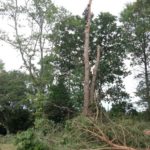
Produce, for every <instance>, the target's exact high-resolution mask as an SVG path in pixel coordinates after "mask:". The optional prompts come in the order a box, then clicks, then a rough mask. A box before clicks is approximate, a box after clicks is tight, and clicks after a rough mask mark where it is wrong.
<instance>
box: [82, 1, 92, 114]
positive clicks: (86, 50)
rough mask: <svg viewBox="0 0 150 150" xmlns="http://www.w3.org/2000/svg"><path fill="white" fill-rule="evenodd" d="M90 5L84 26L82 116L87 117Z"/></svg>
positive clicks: (88, 100) (88, 99) (89, 5)
mask: <svg viewBox="0 0 150 150" xmlns="http://www.w3.org/2000/svg"><path fill="white" fill-rule="evenodd" d="M91 4H92V0H89V4H88V8H87V9H88V12H87V13H88V14H87V20H86V21H87V22H86V26H85V41H84V67H85V68H84V105H83V114H84V115H85V116H87V115H88V114H89V102H90V97H89V79H90V78H89V70H90V66H89V33H90V22H91Z"/></svg>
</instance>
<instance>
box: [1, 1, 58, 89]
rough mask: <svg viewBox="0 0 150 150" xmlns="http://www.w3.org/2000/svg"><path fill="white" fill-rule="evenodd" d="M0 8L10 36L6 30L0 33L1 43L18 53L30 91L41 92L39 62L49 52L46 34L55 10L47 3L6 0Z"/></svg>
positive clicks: (40, 67)
mask: <svg viewBox="0 0 150 150" xmlns="http://www.w3.org/2000/svg"><path fill="white" fill-rule="evenodd" d="M1 6H2V7H3V10H4V11H5V16H6V17H8V21H9V23H10V25H11V26H12V31H11V32H12V36H11V35H10V34H9V33H7V31H1V40H4V41H5V42H7V43H9V44H11V45H12V46H13V47H14V48H15V49H17V50H18V51H19V52H20V55H21V58H22V60H23V63H24V67H25V69H26V70H27V71H28V72H29V74H30V77H31V79H32V82H33V84H34V88H35V89H36V90H37V91H43V89H44V88H45V87H44V85H43V82H41V80H42V77H43V71H44V68H43V59H44V56H45V55H46V54H47V53H49V54H50V53H51V50H50V49H51V46H50V45H51V43H50V42H48V41H47V35H48V32H51V28H52V27H53V26H54V22H55V20H56V18H55V17H56V13H57V8H56V7H55V6H54V4H53V3H52V2H51V1H50V0H28V1H24V2H23V3H20V2H19V1H18V0H9V1H7V2H3V3H2V2H1ZM24 31H25V32H24ZM26 31H28V32H26Z"/></svg>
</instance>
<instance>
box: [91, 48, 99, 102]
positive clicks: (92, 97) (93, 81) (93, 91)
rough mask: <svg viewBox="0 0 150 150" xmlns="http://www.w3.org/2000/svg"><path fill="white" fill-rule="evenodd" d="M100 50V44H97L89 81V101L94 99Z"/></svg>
mask: <svg viewBox="0 0 150 150" xmlns="http://www.w3.org/2000/svg"><path fill="white" fill-rule="evenodd" d="M100 52H101V50H100V46H97V58H96V63H95V67H94V69H93V76H92V83H91V88H90V103H93V100H94V93H95V84H96V77H97V70H98V66H99V62H100Z"/></svg>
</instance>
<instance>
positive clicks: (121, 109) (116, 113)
mask: <svg viewBox="0 0 150 150" xmlns="http://www.w3.org/2000/svg"><path fill="white" fill-rule="evenodd" d="M110 115H111V116H112V117H122V116H137V115H138V112H137V111H136V109H135V108H134V107H133V105H132V103H128V102H126V101H122V102H117V103H114V104H112V108H111V110H110Z"/></svg>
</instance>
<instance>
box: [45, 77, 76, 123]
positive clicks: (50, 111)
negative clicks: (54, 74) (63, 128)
mask: <svg viewBox="0 0 150 150" xmlns="http://www.w3.org/2000/svg"><path fill="white" fill-rule="evenodd" d="M73 105H74V104H73V102H72V101H71V100H70V97H69V93H68V91H67V89H66V87H65V85H64V79H63V78H62V77H59V80H58V81H57V83H56V85H53V87H52V88H51V93H50V95H49V99H48V100H47V103H46V105H45V109H44V110H45V114H46V115H47V117H48V118H49V119H50V120H53V121H55V122H56V123H58V122H63V121H65V120H66V119H69V118H71V117H72V115H73V114H74V108H73Z"/></svg>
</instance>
